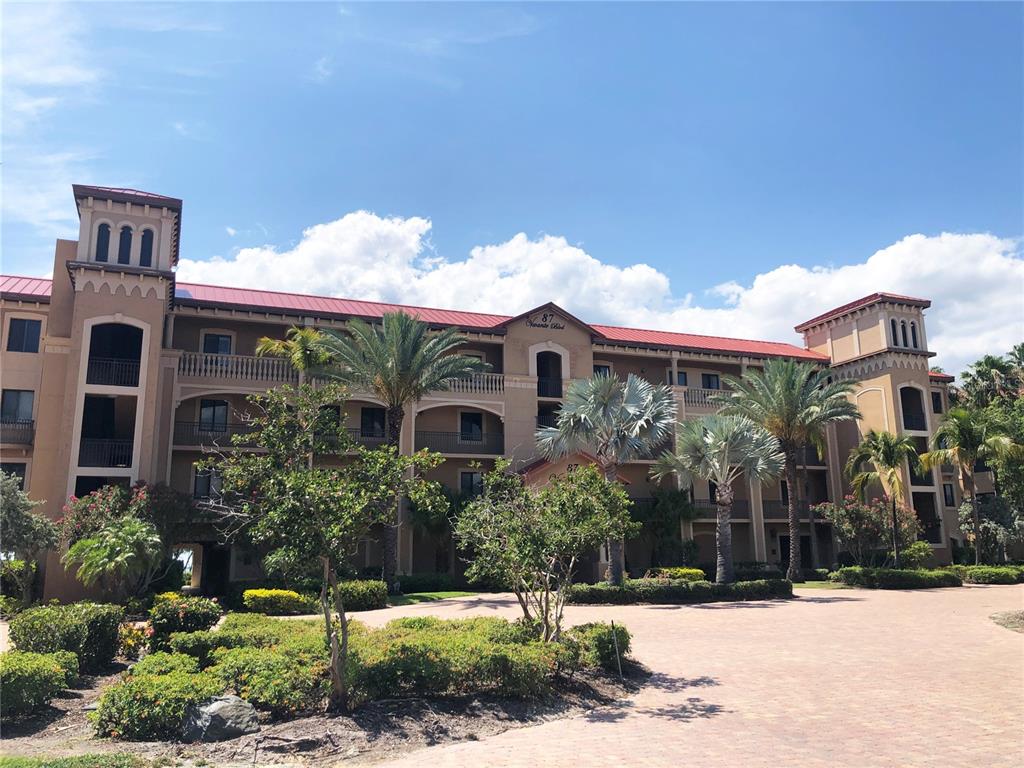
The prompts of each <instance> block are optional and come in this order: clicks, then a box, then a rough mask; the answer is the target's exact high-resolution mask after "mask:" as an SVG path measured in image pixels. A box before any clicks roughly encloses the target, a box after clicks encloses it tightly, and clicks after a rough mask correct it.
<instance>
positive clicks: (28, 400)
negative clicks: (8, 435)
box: [0, 389, 35, 422]
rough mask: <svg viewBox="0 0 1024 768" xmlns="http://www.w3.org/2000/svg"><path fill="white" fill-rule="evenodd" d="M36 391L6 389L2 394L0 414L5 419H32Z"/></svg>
mask: <svg viewBox="0 0 1024 768" xmlns="http://www.w3.org/2000/svg"><path fill="white" fill-rule="evenodd" d="M34 398H35V392H33V391H32V390H30V389H5V390H4V391H3V394H2V395H0V416H2V418H3V420H4V421H8V422H9V421H31V420H32V402H33V400H34Z"/></svg>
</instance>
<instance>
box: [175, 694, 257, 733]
mask: <svg viewBox="0 0 1024 768" xmlns="http://www.w3.org/2000/svg"><path fill="white" fill-rule="evenodd" d="M259 729H260V724H259V721H258V720H257V719H256V709H255V708H254V707H253V705H252V704H250V703H249V702H248V701H246V700H245V699H240V698H238V697H237V696H216V697H214V698H212V699H210V700H209V701H206V702H204V703H202V704H199V705H196V706H193V707H191V708H190V709H189V711H188V715H187V717H186V718H185V729H184V732H183V733H182V738H183V739H184V740H185V741H224V740H225V739H234V738H236V737H238V736H244V735H245V734H247V733H257V732H258V731H259Z"/></svg>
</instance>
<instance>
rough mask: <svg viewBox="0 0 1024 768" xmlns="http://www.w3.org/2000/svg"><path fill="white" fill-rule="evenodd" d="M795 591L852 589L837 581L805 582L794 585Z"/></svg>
mask: <svg viewBox="0 0 1024 768" xmlns="http://www.w3.org/2000/svg"><path fill="white" fill-rule="evenodd" d="M793 589H850V587H848V586H847V585H846V584H840V583H838V582H835V581H805V582H803V583H802V584H794V585H793Z"/></svg>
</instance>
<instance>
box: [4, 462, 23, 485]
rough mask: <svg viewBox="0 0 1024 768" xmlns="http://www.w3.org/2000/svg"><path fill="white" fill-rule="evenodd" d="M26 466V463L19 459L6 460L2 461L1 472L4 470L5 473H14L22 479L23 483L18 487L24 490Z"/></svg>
mask: <svg viewBox="0 0 1024 768" xmlns="http://www.w3.org/2000/svg"><path fill="white" fill-rule="evenodd" d="M25 466H26V465H25V464H24V463H23V462H19V461H4V462H0V472H3V473H4V474H5V475H14V476H15V477H17V478H18V479H19V480H20V481H21V484H20V485H18V488H20V489H21V490H23V491H24V490H25Z"/></svg>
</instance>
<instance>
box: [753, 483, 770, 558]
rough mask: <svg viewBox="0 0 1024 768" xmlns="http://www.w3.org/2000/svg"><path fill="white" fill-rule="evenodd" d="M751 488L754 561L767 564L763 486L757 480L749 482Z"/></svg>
mask: <svg viewBox="0 0 1024 768" xmlns="http://www.w3.org/2000/svg"><path fill="white" fill-rule="evenodd" d="M748 484H749V486H750V532H751V534H752V535H753V539H754V559H755V560H757V561H758V562H761V563H763V562H765V561H767V559H768V549H767V548H766V547H765V543H764V509H763V508H762V506H761V484H760V483H759V482H757V481H755V480H750V481H748Z"/></svg>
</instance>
